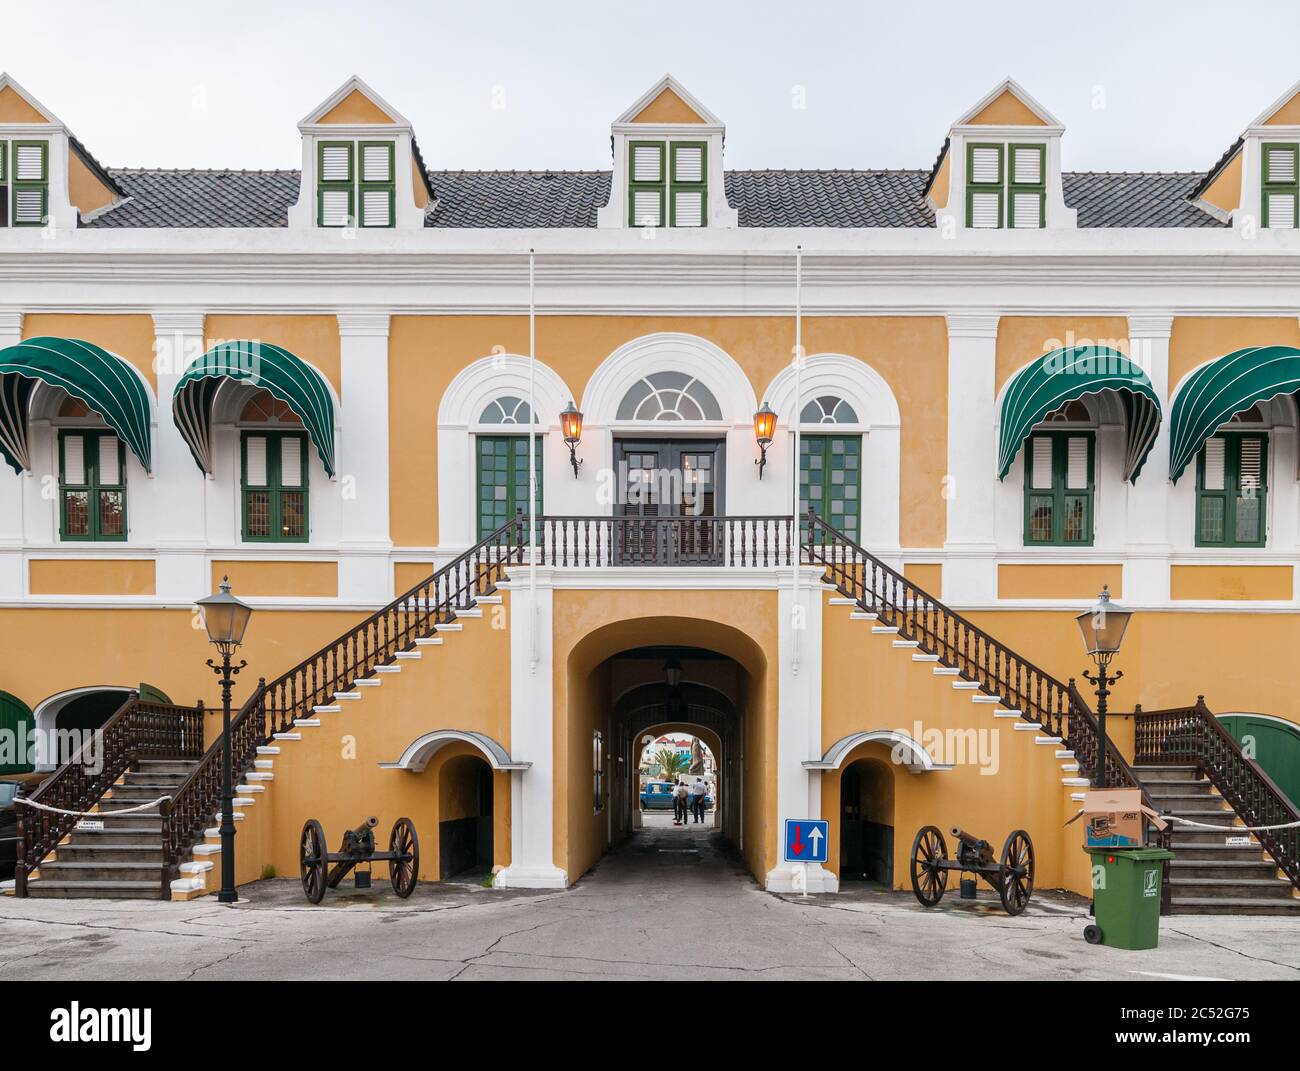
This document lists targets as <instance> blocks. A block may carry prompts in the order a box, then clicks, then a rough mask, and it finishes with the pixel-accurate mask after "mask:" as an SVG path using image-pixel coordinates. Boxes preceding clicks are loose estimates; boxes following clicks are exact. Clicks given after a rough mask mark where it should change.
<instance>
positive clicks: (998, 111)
mask: <svg viewBox="0 0 1300 1071" xmlns="http://www.w3.org/2000/svg"><path fill="white" fill-rule="evenodd" d="M969 125H971V126H1046V125H1047V124H1046V123H1044V122H1043V121H1042V120H1041V119H1040V118H1038V116H1037V115H1035V114H1034V113H1033V112H1032V111H1030V110H1029V108H1028V107H1027V106H1026V105H1025V103H1024V102H1023V101H1022V100H1021V99H1020V98H1019V97H1017V96H1016V95H1015V94H1014V93H1012V92H1011V90H1009V89H1004V90H1003V91H1002V93H1001V94H1000V95H999V96H998V97H996V98H995V99H994V100H992V101H991V102H990V103H989V104H987V105H986V106H985V107H984V108H983V109H982V110H981V111H980V112H979V114H978V115H976V116H975V117H974V118H973V119H971V120H969Z"/></svg>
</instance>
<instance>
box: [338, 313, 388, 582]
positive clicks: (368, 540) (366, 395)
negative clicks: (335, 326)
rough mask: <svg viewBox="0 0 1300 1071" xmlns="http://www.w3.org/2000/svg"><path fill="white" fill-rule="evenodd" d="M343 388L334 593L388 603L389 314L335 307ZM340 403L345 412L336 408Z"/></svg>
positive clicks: (339, 441)
mask: <svg viewBox="0 0 1300 1071" xmlns="http://www.w3.org/2000/svg"><path fill="white" fill-rule="evenodd" d="M338 321H339V345H340V351H341V354H342V394H343V397H342V398H341V399H340V406H339V408H340V413H339V414H338V415H337V420H338V432H337V438H338V445H339V449H338V461H337V464H338V473H337V481H338V493H339V498H340V539H339V546H340V549H342V550H344V551H345V552H346V553H345V554H344V555H342V557H341V560H340V562H339V597H340V598H342V599H355V600H359V601H372V602H374V601H377V602H384V601H386V600H387V599H388V598H389V597H390V595H391V592H392V578H391V575H390V566H389V559H388V552H389V551H390V550H391V549H392V545H393V544H392V540H391V539H390V538H389V525H388V325H389V314H388V313H387V312H341V313H339V314H338ZM345 408H346V415H345V414H344V413H343V412H342V410H343V409H345Z"/></svg>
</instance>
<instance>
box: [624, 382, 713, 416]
mask: <svg viewBox="0 0 1300 1071" xmlns="http://www.w3.org/2000/svg"><path fill="white" fill-rule="evenodd" d="M617 418H618V419H619V420H721V419H722V410H721V408H719V406H718V400H717V399H716V398H715V397H714V396H713V392H712V391H710V390H709V388H708V387H706V386H705V385H704V384H703V383H701V382H700V381H699V380H698V379H695V378H693V377H692V376H688V375H687V374H686V373H685V372H653V373H651V374H650V375H648V376H646V377H645V379H642V380H639V381H638V382H636V383H634V384H633V385H632V389H631V390H629V391H628V392H627V394H625V395H624V396H623V401H622V402H621V403H619V407H618V417H617Z"/></svg>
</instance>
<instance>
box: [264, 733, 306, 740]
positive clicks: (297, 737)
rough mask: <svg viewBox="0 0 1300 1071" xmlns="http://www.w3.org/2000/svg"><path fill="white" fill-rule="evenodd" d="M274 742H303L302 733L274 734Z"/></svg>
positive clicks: (272, 735)
mask: <svg viewBox="0 0 1300 1071" xmlns="http://www.w3.org/2000/svg"><path fill="white" fill-rule="evenodd" d="M271 738H272V739H273V740H301V739H302V733H272V734H271Z"/></svg>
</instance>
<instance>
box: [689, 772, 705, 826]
mask: <svg viewBox="0 0 1300 1071" xmlns="http://www.w3.org/2000/svg"><path fill="white" fill-rule="evenodd" d="M707 790H708V789H707V786H706V785H705V784H704V779H703V778H701V777H697V778H696V779H695V784H693V785H691V817H692V818H694V819H695V824H696V825H699V824H700V823H701V822H703V821H704V794H705V792H706V791H707Z"/></svg>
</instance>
